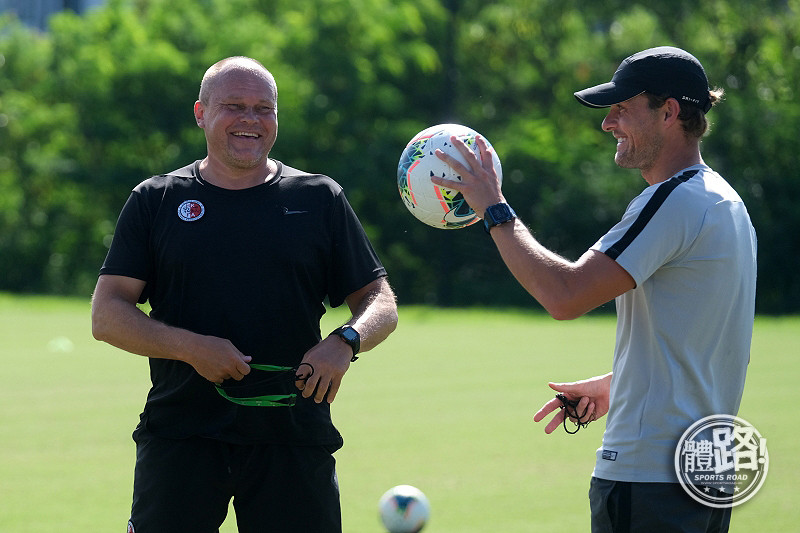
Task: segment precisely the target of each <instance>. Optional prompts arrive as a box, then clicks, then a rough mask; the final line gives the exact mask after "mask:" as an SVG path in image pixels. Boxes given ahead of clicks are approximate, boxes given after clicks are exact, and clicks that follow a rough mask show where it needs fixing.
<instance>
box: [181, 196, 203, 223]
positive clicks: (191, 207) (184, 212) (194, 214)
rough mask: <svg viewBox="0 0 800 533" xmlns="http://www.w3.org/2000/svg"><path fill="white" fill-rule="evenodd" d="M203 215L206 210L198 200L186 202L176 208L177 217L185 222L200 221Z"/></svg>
mask: <svg viewBox="0 0 800 533" xmlns="http://www.w3.org/2000/svg"><path fill="white" fill-rule="evenodd" d="M205 213H206V208H205V206H204V205H203V204H202V203H201V202H200V201H199V200H186V201H185V202H183V203H182V204H181V205H179V206H178V217H179V218H180V219H181V220H184V221H186V222H194V221H195V220H200V219H201V218H203V215H204V214H205Z"/></svg>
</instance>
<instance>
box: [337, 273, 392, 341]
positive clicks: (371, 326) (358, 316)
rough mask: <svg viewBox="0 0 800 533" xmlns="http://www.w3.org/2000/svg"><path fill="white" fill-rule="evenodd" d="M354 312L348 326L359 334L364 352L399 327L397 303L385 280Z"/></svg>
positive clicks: (369, 292) (373, 289)
mask: <svg viewBox="0 0 800 533" xmlns="http://www.w3.org/2000/svg"><path fill="white" fill-rule="evenodd" d="M352 312H353V316H352V318H351V319H350V320H349V321H348V324H350V325H351V326H353V327H354V328H355V329H356V331H358V332H359V335H360V336H361V351H362V352H366V351H369V350H371V349H372V348H374V347H376V346H377V345H378V344H380V343H381V342H383V341H384V340H385V339H386V337H388V336H389V334H390V333H392V332H393V331H394V330H395V328H396V327H397V303H396V301H395V295H394V292H392V289H391V287H390V286H389V283H388V282H387V281H386V280H385V279H382V280H380V283H379V284H378V285H377V286H376V287H374V288H372V289H370V290H369V291H368V292H367V293H366V295H365V296H364V297H363V298H362V299H361V301H360V302H359V303H358V304H357V306H356V308H355V309H353V310H352Z"/></svg>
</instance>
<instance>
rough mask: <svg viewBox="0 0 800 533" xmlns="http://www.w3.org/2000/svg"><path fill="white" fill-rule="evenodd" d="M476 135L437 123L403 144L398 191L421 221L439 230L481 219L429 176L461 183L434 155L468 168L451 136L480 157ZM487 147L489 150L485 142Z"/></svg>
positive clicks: (495, 159) (498, 168) (495, 164)
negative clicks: (451, 159) (445, 156)
mask: <svg viewBox="0 0 800 533" xmlns="http://www.w3.org/2000/svg"><path fill="white" fill-rule="evenodd" d="M476 135H478V133H477V132H476V131H475V130H473V129H471V128H468V127H466V126H462V125H460V124H439V125H437V126H431V127H430V128H426V129H424V130H422V131H421V132H419V133H417V134H416V135H415V136H414V137H413V138H412V139H411V141H409V143H408V144H407V145H406V148H405V150H403V154H402V155H401V156H400V162H399V164H398V166H397V188H398V189H399V191H400V197H401V198H402V199H403V203H404V204H405V206H406V207H407V208H408V210H409V211H410V212H411V214H412V215H414V216H415V217H416V218H417V219H419V220H420V221H421V222H424V223H425V224H428V225H429V226H433V227H434V228H439V229H459V228H464V227H467V226H469V225H471V224H474V223H475V222H477V221H478V220H479V219H480V217H479V216H478V214H476V213H475V211H473V209H472V208H471V207H470V206H469V205H468V204H467V202H466V201H465V200H464V197H463V195H462V194H461V193H459V192H458V191H454V190H452V189H448V188H446V187H441V186H438V185H435V184H434V183H432V182H431V177H432V176H438V177H440V178H444V179H449V180H453V181H461V176H459V175H458V174H457V173H456V172H455V171H454V170H453V169H452V168H451V167H450V166H449V165H448V164H447V163H445V162H444V161H442V160H441V159H439V158H438V157H436V154H435V152H436V150H437V149H439V150H441V151H443V152H444V153H446V154H448V155H450V156H451V157H453V159H456V160H457V161H459V162H460V163H461V164H463V165H465V166H467V167H468V166H469V165H468V164H467V162H466V160H465V159H464V157H463V156H462V155H461V153H460V152H459V151H458V150H457V149H456V148H455V147H454V146H453V144H452V142H451V141H450V137H453V136H455V137H456V138H458V139H459V140H461V141H463V142H464V143H465V144H466V145H467V146H468V147H469V148H470V149H471V150H472V151H473V152H475V154H476V155H478V156H479V157H480V155H479V150H478V146H477V143H476V142H475V136H476ZM484 140H486V139H485V137H484ZM486 144H487V145H488V146H489V147H491V144H489V141H488V140H486ZM491 153H492V166H493V167H494V171H495V173H496V174H497V177H498V179H499V180H500V182H501V183H502V180H503V170H502V167H501V165H500V159H499V158H498V157H497V154H496V153H495V152H494V150H492V151H491Z"/></svg>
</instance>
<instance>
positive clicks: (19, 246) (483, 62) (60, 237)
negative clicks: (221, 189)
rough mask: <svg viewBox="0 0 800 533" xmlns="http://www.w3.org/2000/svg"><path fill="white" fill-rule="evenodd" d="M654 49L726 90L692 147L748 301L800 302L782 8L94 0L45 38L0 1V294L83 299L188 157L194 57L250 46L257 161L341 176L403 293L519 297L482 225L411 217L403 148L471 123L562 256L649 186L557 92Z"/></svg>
mask: <svg viewBox="0 0 800 533" xmlns="http://www.w3.org/2000/svg"><path fill="white" fill-rule="evenodd" d="M659 45H674V46H679V47H681V48H685V49H687V50H689V51H690V52H692V53H693V54H694V55H696V56H697V57H698V58H699V59H700V60H701V61H702V62H703V64H704V66H705V68H706V71H707V73H708V75H709V78H710V80H711V83H712V85H715V86H719V87H722V88H724V89H725V91H726V94H727V96H726V100H725V101H724V102H723V103H722V104H721V105H719V106H718V107H716V108H715V109H714V110H712V111H711V113H710V114H709V117H710V119H711V121H712V130H711V133H710V134H709V135H708V136H707V138H706V139H705V140H704V141H703V155H704V158H705V160H706V162H707V163H709V164H710V165H711V166H712V167H713V168H715V169H716V170H718V171H719V172H720V173H721V174H722V175H723V176H725V177H726V178H727V179H728V180H729V181H730V182H731V183H732V184H733V186H734V187H735V188H736V189H737V190H738V191H739V193H740V194H741V195H742V197H743V198H744V200H745V202H746V203H747V205H748V208H749V210H750V213H751V216H752V218H753V223H754V225H755V226H756V230H757V232H758V236H759V269H760V271H759V287H758V301H757V307H758V311H759V312H761V313H796V312H798V311H800V273H798V270H800V269H798V264H799V263H800V209H798V208H797V207H795V204H797V202H798V200H800V179H798V178H799V177H800V176H798V152H799V151H800V150H799V149H798V148H800V147H799V146H798V140H797V139H798V131H800V102H798V98H797V92H798V90H799V88H800V0H780V1H777V0H759V1H753V0H713V1H708V2H690V1H688V0H676V1H674V2H655V1H653V2H629V1H626V2H621V1H618V0H609V1H606V2H579V1H577V0H562V1H560V2H553V1H545V0H505V1H495V2H492V1H485V0H481V1H479V0H430V1H428V2H412V1H407V0H109V2H108V3H107V4H106V5H105V6H104V7H102V8H99V9H97V10H93V11H91V12H89V13H88V14H86V15H84V16H80V17H79V16H77V15H74V14H71V13H68V12H65V13H61V14H58V15H56V16H54V17H53V18H52V19H51V20H50V26H49V29H48V31H47V32H44V33H42V32H39V31H36V30H32V29H29V28H26V27H24V26H23V25H21V24H20V23H19V22H17V21H16V20H14V19H13V18H12V17H10V16H4V17H2V18H0V290H6V291H15V292H47V293H57V294H84V295H88V294H89V293H90V292H91V290H92V288H93V287H94V283H95V280H96V275H97V270H98V268H99V266H100V264H101V263H102V261H103V258H104V256H105V253H106V249H107V246H108V244H109V243H110V239H111V235H112V234H113V230H114V224H115V221H116V217H117V214H118V212H119V209H120V208H121V207H122V204H123V203H124V201H125V199H126V198H127V195H128V193H129V191H130V189H132V188H133V187H134V186H135V185H136V184H137V183H138V182H140V181H141V180H143V179H145V178H146V177H148V176H150V175H152V174H157V173H161V172H166V171H169V170H172V169H175V168H178V167H181V166H183V165H184V164H186V163H188V162H190V161H192V160H195V159H199V158H202V157H203V156H204V153H205V141H204V138H203V135H202V130H200V129H198V128H197V127H196V125H195V123H194V120H193V117H192V105H193V103H194V100H195V99H196V95H197V91H198V89H199V82H200V79H201V77H202V75H203V72H204V71H205V69H206V68H207V67H208V66H209V65H211V64H212V63H214V62H215V61H217V60H219V59H221V58H223V57H227V56H231V55H247V56H251V57H254V58H256V59H258V60H260V61H261V62H263V63H264V64H265V65H266V66H267V67H268V68H269V69H270V70H271V71H272V72H273V73H274V74H275V77H276V79H277V81H278V87H279V92H280V126H281V130H280V134H279V136H278V142H277V144H276V146H275V148H274V149H273V152H272V155H273V157H275V158H277V159H280V160H282V161H284V162H286V163H287V164H290V165H292V166H295V167H298V168H302V169H304V170H308V171H313V172H319V173H324V174H328V175H330V176H331V177H333V178H334V179H336V180H337V181H338V182H339V183H341V184H342V185H343V186H344V187H345V190H346V192H347V196H348V198H349V199H350V201H351V203H352V204H353V206H354V207H355V209H356V211H357V212H358V213H359V216H360V218H361V220H362V222H363V223H364V225H365V227H366V228H367V231H368V233H369V234H370V237H371V238H372V240H373V244H374V245H375V247H376V248H377V250H378V252H379V254H380V256H381V258H382V259H383V261H384V263H385V264H386V266H387V268H388V270H389V273H390V280H391V282H392V284H393V285H394V287H395V289H396V292H397V294H398V298H399V301H400V303H403V304H409V303H425V304H434V305H443V306H455V305H459V306H461V305H497V306H508V305H513V306H517V305H524V306H530V305H537V304H536V303H535V302H534V301H533V300H532V299H531V298H530V297H529V296H528V295H527V294H526V293H525V292H524V291H523V290H522V289H521V288H520V287H518V286H517V284H516V282H515V281H514V280H513V278H512V277H511V275H510V274H509V273H508V272H507V271H506V269H505V268H504V267H503V265H502V262H501V261H500V259H499V254H498V253H497V251H496V250H495V248H494V246H493V245H492V243H491V240H490V239H488V238H487V237H486V235H484V233H483V230H482V229H481V228H480V227H479V226H478V225H475V226H472V227H470V228H466V229H463V230H460V231H440V230H436V229H433V228H429V227H427V226H425V225H423V224H421V223H420V222H417V221H416V220H415V219H414V218H413V217H412V216H411V215H410V214H409V213H408V212H407V211H406V209H405V207H404V206H403V205H402V202H401V201H400V197H399V195H398V193H397V187H396V168H397V163H398V159H399V157H400V153H401V151H402V149H403V147H404V146H405V144H406V143H407V142H408V140H409V139H410V138H411V137H412V135H414V134H415V133H416V132H418V131H419V130H422V129H423V128H425V127H427V126H430V125H432V124H436V123H442V122H456V123H462V124H466V125H468V126H470V127H472V128H474V129H476V130H478V131H479V132H481V133H483V134H484V135H485V136H486V137H487V138H489V139H490V140H491V141H492V144H493V145H494V146H495V149H496V150H497V152H498V154H499V155H500V158H501V160H502V163H503V173H504V191H505V193H506V196H507V197H508V199H509V201H510V203H511V204H512V205H513V206H514V207H515V209H516V210H517V212H518V213H519V214H520V216H521V217H522V218H523V220H524V221H525V222H526V223H527V224H528V225H529V226H530V227H531V229H532V230H533V231H534V233H535V235H536V236H537V238H539V239H540V240H541V241H542V242H543V243H544V244H545V245H547V246H548V247H550V248H552V249H554V250H555V251H557V252H559V253H561V254H562V255H564V256H566V257H568V258H570V259H576V258H577V257H578V256H579V255H580V254H581V253H582V252H583V251H584V250H585V249H586V248H588V247H589V246H590V245H592V244H593V243H594V242H595V241H596V240H597V239H598V238H599V237H600V236H601V235H602V234H603V233H604V232H605V230H606V229H608V228H609V227H610V226H611V225H613V224H614V223H615V222H616V221H617V220H618V219H619V217H620V216H621V214H622V212H623V211H624V209H625V206H626V205H627V203H628V201H629V200H630V199H631V198H632V197H633V196H634V195H636V194H637V193H638V192H639V191H640V190H641V189H643V188H644V186H645V185H646V183H645V182H644V181H643V180H642V179H641V176H640V175H639V173H638V172H637V171H632V170H623V169H619V168H617V167H616V166H615V165H614V162H613V152H614V140H613V138H612V137H611V136H610V135H609V134H607V133H604V132H602V131H601V130H600V122H601V121H602V119H603V117H604V112H603V111H602V110H590V109H587V108H584V107H583V106H580V105H579V104H578V103H577V102H576V101H575V99H574V98H573V96H572V93H573V92H574V91H576V90H579V89H582V88H584V87H587V86H590V85H594V84H597V83H601V82H605V81H607V80H608V79H609V78H610V76H611V74H612V73H613V72H614V70H615V69H616V67H617V65H618V64H619V62H620V61H621V60H622V59H623V58H625V57H626V56H628V55H630V54H631V53H634V52H636V51H639V50H641V49H644V48H649V47H652V46H659Z"/></svg>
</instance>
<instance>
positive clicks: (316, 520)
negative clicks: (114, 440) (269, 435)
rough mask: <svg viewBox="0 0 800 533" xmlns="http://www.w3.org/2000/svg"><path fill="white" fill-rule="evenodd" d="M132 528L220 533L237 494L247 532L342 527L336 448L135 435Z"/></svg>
mask: <svg viewBox="0 0 800 533" xmlns="http://www.w3.org/2000/svg"><path fill="white" fill-rule="evenodd" d="M134 440H135V441H136V470H135V473H134V484H133V507H132V509H131V518H130V524H129V525H128V530H129V531H133V532H134V533H187V532H190V531H191V532H192V533H217V532H218V531H219V527H220V526H221V525H222V523H223V522H224V521H225V516H226V514H227V512H228V505H229V503H230V501H231V499H233V507H234V510H235V512H236V523H237V525H238V528H239V531H240V532H241V533H265V532H270V533H296V532H298V531H303V532H308V533H341V531H342V519H341V508H340V504H339V486H338V482H337V479H336V469H335V465H336V461H335V460H334V458H333V455H332V453H333V452H334V451H335V450H336V448H337V447H336V446H331V447H327V446H294V447H293V446H277V445H271V444H254V445H242V444H230V443H226V442H220V441H216V440H211V439H204V438H191V439H183V440H172V439H164V438H160V437H157V436H155V435H152V434H151V433H149V432H147V431H146V430H144V429H143V428H139V429H137V431H136V432H135V433H134Z"/></svg>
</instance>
